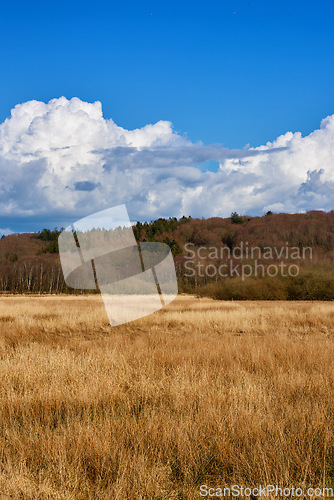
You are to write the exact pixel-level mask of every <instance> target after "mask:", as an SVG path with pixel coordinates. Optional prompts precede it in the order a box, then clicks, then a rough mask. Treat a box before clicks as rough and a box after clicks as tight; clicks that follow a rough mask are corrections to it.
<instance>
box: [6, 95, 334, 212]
mask: <svg viewBox="0 0 334 500" xmlns="http://www.w3.org/2000/svg"><path fill="white" fill-rule="evenodd" d="M222 139H223V138H222ZM333 145H334V115H332V116H328V117H327V118H325V119H324V120H323V121H322V122H321V126H320V129H318V130H315V131H314V132H312V133H311V134H310V135H308V136H306V137H302V135H301V134H300V133H299V132H297V133H292V132H287V133H286V134H284V135H282V136H280V137H278V138H277V139H275V140H274V141H273V142H268V143H267V144H266V145H262V146H259V147H257V148H248V149H245V150H228V149H224V148H222V147H220V146H206V145H203V144H201V143H196V144H194V143H192V142H191V141H189V140H188V139H186V138H185V137H182V136H180V135H179V134H177V133H175V132H174V131H173V128H172V124H171V123H170V122H167V121H159V122H158V123H155V124H154V125H146V126H145V127H142V128H140V129H136V130H126V129H124V128H122V127H119V126H117V125H116V124H115V123H114V122H113V120H111V119H110V120H106V119H105V118H104V117H103V114H102V106H101V103H100V102H95V103H87V102H83V101H81V100H80V99H78V98H73V99H71V100H67V99H66V98H64V97H61V98H59V99H53V100H51V101H50V102H48V103H47V104H46V103H43V102H38V101H29V102H26V103H23V104H18V105H17V106H15V108H14V109H13V110H12V111H11V116H10V117H9V118H7V119H6V120H5V121H4V122H3V123H2V124H1V125H0V213H1V215H2V217H27V216H45V217H48V216H51V215H52V216H55V215H57V216H59V217H61V216H64V217H65V216H66V217H68V216H71V217H82V216H85V215H88V214H90V213H93V212H95V211H98V210H103V209H105V208H108V207H111V206H115V205H118V204H122V203H126V204H127V207H128V211H129V214H130V218H131V219H132V220H149V219H153V218H157V217H169V216H182V215H192V216H193V217H196V216H198V217H202V216H204V217H212V216H222V217H224V216H228V215H229V214H230V213H231V211H234V210H236V211H238V212H239V213H243V214H250V215H255V214H259V215H260V214H262V213H263V212H266V211H267V210H272V211H276V212H283V211H284V212H299V211H307V210H312V209H323V210H330V209H332V208H333V203H332V199H333V195H334V147H333ZM212 160H213V161H216V162H217V167H218V168H217V171H215V172H213V171H205V168H203V166H204V167H205V162H208V161H212ZM201 166H202V168H201Z"/></svg>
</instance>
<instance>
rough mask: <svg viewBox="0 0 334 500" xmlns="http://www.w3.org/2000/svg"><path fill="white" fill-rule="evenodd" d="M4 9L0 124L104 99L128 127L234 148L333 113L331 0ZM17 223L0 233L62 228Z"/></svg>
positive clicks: (7, 219) (311, 125) (314, 125)
mask: <svg viewBox="0 0 334 500" xmlns="http://www.w3.org/2000/svg"><path fill="white" fill-rule="evenodd" d="M1 9H2V13H1V18H0V37H1V43H0V58H1V78H0V96H1V98H0V123H2V122H3V121H4V120H5V118H6V117H8V116H9V115H10V112H11V109H12V108H14V106H16V105H17V104H19V103H24V102H27V101H31V100H37V101H43V102H45V103H47V102H48V101H49V100H50V99H54V98H59V97H61V96H65V97H66V98H67V99H71V98H72V97H78V98H79V99H80V100H82V101H83V102H89V103H92V102H95V101H100V102H101V103H102V108H103V116H104V118H105V119H110V118H112V120H113V121H114V122H115V123H116V124H117V125H118V126H120V127H123V128H124V129H127V130H133V129H136V128H142V127H144V126H145V125H147V124H150V123H152V124H153V123H156V122H158V121H160V120H163V121H169V122H172V124H173V130H174V131H175V132H176V133H177V134H178V136H181V137H183V138H185V137H186V138H188V139H189V140H190V141H191V142H192V143H197V142H198V141H202V142H203V143H204V144H220V145H222V146H223V147H226V148H230V149H231V148H232V149H233V148H244V147H245V146H246V145H247V144H249V145H250V146H253V147H256V146H260V145H263V144H266V142H267V141H274V140H275V139H276V138H277V137H278V136H280V135H281V134H285V133H286V132H288V131H290V132H293V133H294V132H301V133H302V136H307V135H308V134H310V133H312V132H313V131H314V130H316V129H318V128H319V126H320V122H321V120H322V119H323V118H325V117H327V116H329V115H331V114H333V113H334V92H333V81H334V64H333V54H334V30H333V18H334V2H332V1H329V0H328V1H324V0H321V1H318V2H314V1H312V2H311V1H303V2H301V1H294V2H291V1H290V2H288V1H281V2H268V1H266V2H264V1H247V0H246V1H237V0H235V1H226V2H225V1H201V2H194V1H191V2H190V1H183V2H176V1H150V2H147V1H142V2H137V1H136V2H126V1H125V2H110V1H109V2H101V1H94V2H84V1H80V2H77V1H67V2H63V1H57V2H54V1H48V2H34V1H32V2H18V1H15V0H14V1H12V2H10V3H9V2H7V3H6V4H5V3H3V4H2V6H1ZM206 161H208V162H209V163H206V164H205V168H208V169H209V170H215V168H216V166H215V164H214V165H213V166H212V164H211V163H210V161H211V160H210V158H208V159H207V160H206ZM200 168H201V167H200ZM205 168H204V170H205ZM317 169H318V170H319V165H316V166H315V170H317ZM202 170H203V168H202ZM309 170H310V171H313V170H312V168H311V169H309ZM78 182H91V178H87V179H86V177H85V176H83V177H82V176H81V178H80V179H79V180H78ZM304 182H307V176H306V172H304ZM301 184H302V183H300V184H299V187H300V185H301ZM17 196H19V192H18V194H17ZM277 203H278V201H277ZM319 203H320V201H319ZM103 208H105V207H103ZM190 208H191V206H190ZM230 208H231V207H230V206H229V207H228V209H227V210H230ZM235 208H236V209H237V207H235ZM306 208H307V207H306ZM310 208H314V206H313V205H312V204H311V205H310ZM246 209H247V207H246ZM252 210H253V211H254V213H255V212H256V210H258V209H257V208H256V207H255V208H254V209H251V208H250V209H249V211H250V212H251V211H252ZM172 212H173V210H172V209H171V210H170V215H174V213H172ZM32 213H33V215H29V214H32ZM166 213H167V212H166V211H165V212H164V210H157V211H156V213H155V212H153V211H152V212H150V211H147V212H146V213H144V212H143V213H141V217H144V218H149V217H150V214H151V215H152V216H155V215H165V214H166ZM218 213H220V212H219V211H218ZM221 213H222V214H223V213H225V212H224V211H222V212H221ZM22 214H23V212H22V213H21V215H19V214H18V213H14V212H13V213H10V214H6V215H5V216H3V218H2V219H3V220H2V221H1V220H0V228H1V227H2V228H4V227H7V226H8V225H9V224H12V227H13V228H14V226H15V227H19V225H20V228H21V229H22V224H23V225H24V223H26V224H29V227H31V224H32V223H33V221H34V220H36V221H37V220H38V224H39V223H41V222H40V220H42V221H46V222H47V220H49V221H50V224H52V223H53V221H54V220H60V219H61V217H60V219H59V215H57V214H54V213H51V212H50V213H45V214H44V215H43V214H42V215H39V214H38V210H36V211H31V210H30V212H29V213H28V212H27V214H26V215H24V214H23V215H22ZM78 214H79V212H78ZM80 214H81V212H80ZM83 215H84V214H83ZM196 215H200V214H196ZM205 215H206V214H205ZM22 217H23V218H24V217H28V218H29V217H30V219H29V220H28V219H25V222H24V223H22V221H21V222H20V223H19V222H18V221H19V220H21V219H22ZM31 217H33V219H32V218H31ZM62 217H64V216H63V215H62ZM15 221H16V222H15ZM36 223H37V222H36ZM27 227H28V226H27ZM14 229H15V228H14Z"/></svg>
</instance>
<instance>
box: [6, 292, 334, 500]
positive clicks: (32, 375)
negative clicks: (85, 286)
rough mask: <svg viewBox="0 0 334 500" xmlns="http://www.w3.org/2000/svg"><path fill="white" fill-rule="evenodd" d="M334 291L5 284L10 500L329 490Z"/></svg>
mask: <svg viewBox="0 0 334 500" xmlns="http://www.w3.org/2000/svg"><path fill="white" fill-rule="evenodd" d="M333 339H334V304H333V303H319V302H313V303H306V302H289V303H288V302H219V301H213V300H211V299H196V298H193V297H185V296H184V297H182V296H181V297H178V299H177V300H175V301H174V302H173V303H172V304H170V305H169V306H168V307H167V308H166V309H164V310H162V311H159V312H158V313H155V314H153V315H151V316H149V317H146V318H144V319H141V320H138V321H136V322H133V323H130V324H127V325H123V326H119V327H116V328H111V327H110V326H109V323H108V319H107V316H106V313H105V311H104V307H103V304H102V300H101V298H100V297H98V296H92V297H73V296H71V297H68V296H64V297H61V296H58V297H51V296H44V297H43V296H41V297H24V296H16V297H15V296H2V297H0V357H1V363H0V498H1V499H2V498H3V499H6V498H12V499H19V498H20V499H24V500H30V499H31V500H37V499H73V500H81V499H115V500H116V499H117V500H128V499H133V500H144V499H145V500H158V499H160V500H162V499H168V500H169V499H187V500H188V499H190V500H191V499H198V498H201V497H200V494H199V491H200V490H199V488H200V485H201V484H208V485H212V486H231V485H233V484H240V485H241V484H243V485H245V486H246V485H247V486H256V485H258V484H262V485H266V484H274V485H276V484H277V485H280V486H291V485H295V486H300V485H302V486H304V487H306V486H308V485H309V486H313V487H316V486H320V487H324V486H327V487H330V486H332V487H333V476H334V443H333V429H334V412H333V410H334V398H333V382H334V365H333V360H334V343H333Z"/></svg>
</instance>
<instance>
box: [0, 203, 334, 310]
mask: <svg viewBox="0 0 334 500" xmlns="http://www.w3.org/2000/svg"><path fill="white" fill-rule="evenodd" d="M60 231H61V230H59V229H58V228H55V229H53V230H50V229H43V230H41V231H40V232H38V233H24V234H12V235H8V236H2V238H1V239H0V292H1V293H16V294H17V293H19V294H22V293H37V294H40V293H49V294H50V293H51V294H57V293H66V294H70V293H75V294H82V293H87V291H82V290H76V289H72V288H69V287H68V286H67V285H66V283H65V281H64V277H63V273H62V269H61V265H60V259H59V249H58V236H59V234H60ZM133 232H134V235H135V238H136V240H137V241H138V242H145V241H158V242H163V243H165V244H167V245H168V246H169V247H170V248H171V252H172V254H173V257H174V262H175V267H176V273H177V278H178V286H179V292H180V293H191V294H196V295H199V296H209V297H212V298H215V299H222V300H261V299H263V300H333V299H334V286H333V259H334V211H331V212H328V213H326V212H323V211H311V212H307V213H302V214H285V213H280V214H273V213H271V212H268V213H267V214H266V215H263V216H261V217H250V216H242V215H239V214H238V213H237V212H233V213H232V214H231V216H230V217H227V218H220V217H213V218H209V219H204V218H202V219H195V218H192V217H190V216H189V217H186V216H183V217H181V218H179V219H178V218H175V217H170V218H168V219H163V218H159V219H157V220H155V221H151V222H137V223H136V224H135V225H134V226H133ZM88 292H89V293H92V291H88Z"/></svg>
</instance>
